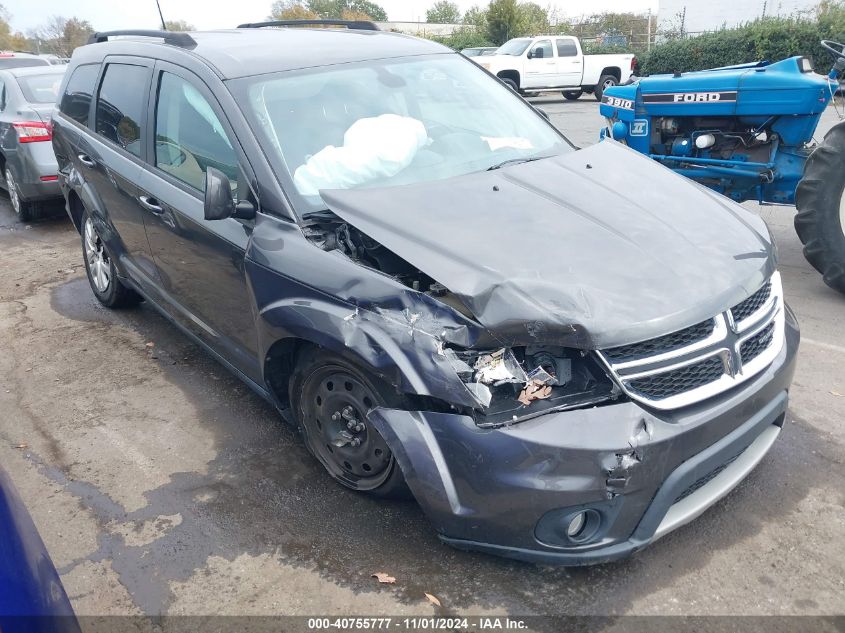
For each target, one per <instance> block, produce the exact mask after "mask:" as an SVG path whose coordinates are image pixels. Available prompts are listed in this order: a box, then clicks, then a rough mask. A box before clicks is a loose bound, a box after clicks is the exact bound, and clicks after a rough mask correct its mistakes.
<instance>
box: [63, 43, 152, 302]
mask: <svg viewBox="0 0 845 633" xmlns="http://www.w3.org/2000/svg"><path fill="white" fill-rule="evenodd" d="M151 78H152V62H151V61H150V60H148V59H141V58H133V57H123V56H110V57H107V58H106V60H105V63H104V64H103V67H102V72H101V74H100V77H99V80H98V82H97V86H98V88H97V93H96V98H95V99H94V102H93V104H92V108H93V110H92V115H91V116H92V117H93V118H92V120H93V126H92V127H93V133H91V134H84V135H80V137H79V140H78V145H77V147H76V157H75V164H76V165H77V168H78V169H79V171H80V174H81V175H82V178H83V179H84V180H85V182H86V183H87V184H88V185H90V187H89V191H91V192H92V193H93V194H94V195H95V196H96V200H95V202H94V204H95V205H96V207H98V209H89V211H91V212H95V211H98V212H99V213H101V214H103V215H104V217H103V218H102V220H103V221H104V222H105V224H106V227H104V228H107V229H108V230H103V231H100V234H101V235H102V236H103V239H104V240H105V242H106V246H107V247H108V250H109V252H110V254H111V255H112V257H115V258H116V259H117V260H118V262H119V268H120V269H122V270H123V271H124V272H126V273H128V275H129V277H130V278H131V279H132V280H133V281H135V283H137V284H138V285H139V286H141V288H142V290H144V291H145V292H146V291H150V290H151V289H152V288H154V287H155V285H156V284H157V274H156V267H155V262H154V261H153V258H152V253H151V251H150V246H149V243H148V242H147V235H146V232H145V231H144V214H143V209H142V207H141V205H140V203H139V201H138V197H139V191H138V186H137V184H136V183H137V182H138V180H139V178H140V176H141V173H142V172H143V170H144V167H143V165H144V158H145V155H146V152H147V149H148V148H147V142H146V140H145V137H144V126H145V125H146V123H145V118H146V103H147V101H148V99H149V91H150V80H151ZM97 216H98V213H95V217H97Z"/></svg>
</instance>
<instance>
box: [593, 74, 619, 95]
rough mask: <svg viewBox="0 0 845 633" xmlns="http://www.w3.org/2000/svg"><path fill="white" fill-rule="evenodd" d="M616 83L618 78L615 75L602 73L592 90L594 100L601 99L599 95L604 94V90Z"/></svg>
mask: <svg viewBox="0 0 845 633" xmlns="http://www.w3.org/2000/svg"><path fill="white" fill-rule="evenodd" d="M618 85H619V80H618V79H616V76H615V75H602V76H601V77H599V82H598V83H597V84H596V88H595V90H594V91H593V96H594V97H595V98H596V101H601V97H602V95H603V94H604V91H605V90H607V89H608V88H611V87H613V86H618Z"/></svg>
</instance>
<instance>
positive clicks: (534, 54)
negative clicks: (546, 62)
mask: <svg viewBox="0 0 845 633" xmlns="http://www.w3.org/2000/svg"><path fill="white" fill-rule="evenodd" d="M528 57H529V59H543V49H542V48H535V49H534V50H532V51H531V52H530V53H528Z"/></svg>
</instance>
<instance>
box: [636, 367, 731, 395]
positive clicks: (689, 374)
mask: <svg viewBox="0 0 845 633" xmlns="http://www.w3.org/2000/svg"><path fill="white" fill-rule="evenodd" d="M724 373H725V366H724V364H723V363H722V359H721V358H720V357H719V356H711V357H710V358H707V359H705V360H703V361H701V362H699V363H695V364H693V365H687V366H686V367H681V368H680V369H674V370H672V371H667V372H663V373H660V374H652V375H650V376H644V377H642V378H636V379H634V380H632V381H630V382H629V383H628V386H629V387H630V388H631V389H633V390H634V391H636V392H637V393H639V394H641V395H643V396H645V397H646V398H649V399H652V400H663V399H665V398H670V397H672V396H676V395H678V394H681V393H684V392H686V391H692V390H693V389H697V388H698V387H703V386H704V385H706V384H708V383H711V382H713V381H715V380H718V379H719V378H721V377H722V375H723V374H724Z"/></svg>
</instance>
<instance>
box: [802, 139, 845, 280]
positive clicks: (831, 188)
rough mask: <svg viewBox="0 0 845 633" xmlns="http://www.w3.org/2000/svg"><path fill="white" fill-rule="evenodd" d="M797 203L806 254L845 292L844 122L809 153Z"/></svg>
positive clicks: (812, 262)
mask: <svg viewBox="0 0 845 633" xmlns="http://www.w3.org/2000/svg"><path fill="white" fill-rule="evenodd" d="M795 206H796V208H797V209H798V214H797V215H796V216H795V232H796V233H798V238H799V239H800V240H801V243H802V244H803V245H804V257H805V258H806V259H807V261H808V262H809V263H810V265H812V266H813V268H815V269H816V270H818V271H819V272H820V273H821V274H822V278H823V279H824V282H825V283H826V284H827V285H828V286H830V287H831V288H833V289H835V290H838V291H839V292H842V293H845V123H840V124H838V125H836V126H835V127H834V128H832V129H831V130H830V131H829V132H828V133H827V135H825V137H824V141H823V142H822V143H821V145H819V146H818V147H817V148H816V149H815V150H813V152H812V153H811V154H810V157H809V158H808V159H807V163H806V164H805V165H804V176H803V177H802V178H801V182H799V183H798V188H797V189H796V192H795Z"/></svg>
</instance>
